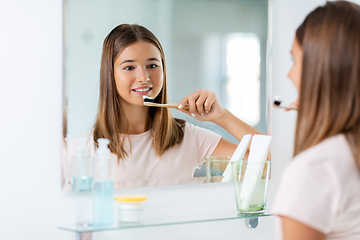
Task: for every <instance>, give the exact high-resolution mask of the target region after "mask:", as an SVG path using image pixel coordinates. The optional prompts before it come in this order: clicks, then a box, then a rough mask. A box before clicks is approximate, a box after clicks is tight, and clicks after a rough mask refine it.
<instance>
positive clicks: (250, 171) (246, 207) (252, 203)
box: [231, 160, 270, 214]
mask: <svg viewBox="0 0 360 240" xmlns="http://www.w3.org/2000/svg"><path fill="white" fill-rule="evenodd" d="M231 168H232V173H233V181H234V186H235V196H236V205H237V210H238V212H239V213H242V214H260V213H264V212H265V205H266V195H267V186H268V181H269V178H270V161H260V162H248V161H245V160H240V161H234V162H231Z"/></svg>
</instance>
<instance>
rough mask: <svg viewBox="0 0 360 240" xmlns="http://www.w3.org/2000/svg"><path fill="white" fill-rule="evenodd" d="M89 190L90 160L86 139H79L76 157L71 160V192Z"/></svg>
mask: <svg viewBox="0 0 360 240" xmlns="http://www.w3.org/2000/svg"><path fill="white" fill-rule="evenodd" d="M89 190H91V159H90V157H89V150H88V148H87V147H86V139H85V138H80V139H79V145H78V147H77V149H76V155H75V156H74V157H73V158H72V159H71V191H73V192H84V191H89Z"/></svg>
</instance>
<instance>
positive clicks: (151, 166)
mask: <svg viewBox="0 0 360 240" xmlns="http://www.w3.org/2000/svg"><path fill="white" fill-rule="evenodd" d="M79 138H86V139H87V146H88V149H89V154H90V157H91V158H95V157H96V148H95V145H94V141H93V131H92V130H91V131H88V132H85V133H84V134H82V135H80V136H78V137H76V138H74V139H73V140H71V141H70V143H69V145H68V153H69V154H68V156H69V157H68V161H69V163H70V161H71V158H72V157H73V156H74V155H75V154H76V148H77V146H78V139H79ZM129 138H130V141H131V149H132V151H131V152H130V144H129V141H128V140H127V139H125V142H124V149H125V151H126V152H127V153H128V155H129V157H126V158H124V159H121V160H120V163H119V164H118V160H117V156H116V155H115V154H111V159H112V161H113V166H114V186H115V188H121V187H134V186H136V185H138V186H144V185H145V186H149V185H161V182H164V183H165V182H166V183H169V181H181V179H189V178H192V177H193V175H194V171H195V169H196V168H199V167H200V166H201V164H202V163H203V162H204V161H205V157H209V156H211V154H212V153H213V151H214V150H215V148H216V147H217V145H218V143H219V141H220V139H221V136H220V135H219V134H217V133H214V132H212V131H210V130H208V129H204V128H200V127H197V126H194V125H192V124H190V123H186V124H185V127H184V138H183V140H182V142H181V143H179V144H177V145H175V146H173V147H171V148H169V149H167V150H166V151H165V152H164V153H163V155H162V156H161V157H159V156H157V155H156V154H155V151H154V148H153V145H152V140H153V138H152V136H151V133H150V131H147V132H144V133H141V134H136V135H129ZM173 183H174V184H175V183H176V182H173Z"/></svg>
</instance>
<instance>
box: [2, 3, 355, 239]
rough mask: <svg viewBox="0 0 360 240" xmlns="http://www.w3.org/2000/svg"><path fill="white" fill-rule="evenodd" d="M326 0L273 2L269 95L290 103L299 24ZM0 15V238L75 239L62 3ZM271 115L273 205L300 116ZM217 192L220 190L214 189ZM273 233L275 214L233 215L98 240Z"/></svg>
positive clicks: (179, 194)
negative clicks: (67, 182) (64, 160)
mask: <svg viewBox="0 0 360 240" xmlns="http://www.w3.org/2000/svg"><path fill="white" fill-rule="evenodd" d="M324 2H325V1H322V0H304V1H287V0H273V9H274V10H273V16H274V18H273V28H274V29H273V30H274V31H273V39H272V45H273V50H272V53H271V54H272V56H273V63H272V64H273V69H272V73H271V76H272V79H273V81H272V93H273V94H278V95H280V96H281V97H282V98H283V100H284V102H285V103H290V102H291V101H293V100H294V99H295V96H296V95H295V93H296V92H295V89H294V87H293V86H292V85H291V82H290V80H288V78H287V77H286V75H287V72H288V70H289V69H290V67H291V60H290V59H291V57H290V47H291V42H292V38H293V36H294V32H295V29H296V27H297V26H298V25H299V24H300V22H301V21H302V20H303V18H304V16H305V15H306V14H307V13H308V12H309V11H310V10H311V9H313V8H314V7H315V6H317V5H318V4H322V3H324ZM356 2H357V3H358V4H359V3H360V1H359V0H357V1H356ZM0 16H1V21H0V29H1V38H0V53H1V54H0V79H1V80H0V102H1V115H0V116H1V117H0V127H1V130H0V133H1V138H0V159H1V167H0V189H1V198H0V199H1V200H0V239H11V240H12V239H54V240H57V239H59V240H60V239H69V240H70V239H75V237H76V235H74V234H71V233H69V232H65V231H62V230H58V229H57V226H58V224H59V223H60V222H63V221H67V219H68V216H69V214H71V213H72V212H73V211H74V197H73V196H68V195H64V194H63V193H61V191H60V171H59V169H60V158H61V143H62V139H61V136H62V135H61V130H62V127H61V124H62V116H61V112H62V111H61V110H62V70H63V69H62V59H61V57H62V41H61V39H62V1H61V0H32V1H28V0H3V1H0ZM271 115H272V117H271V121H272V124H271V131H272V135H273V136H274V141H273V145H272V153H273V158H272V163H273V168H272V171H273V172H272V177H273V178H272V180H271V192H270V196H269V205H271V200H272V197H273V193H274V189H275V187H276V184H277V182H278V179H279V175H280V174H281V171H282V169H283V167H284V166H285V164H286V163H287V161H288V160H289V159H290V157H291V155H292V139H293V132H294V126H295V117H296V116H295V114H294V113H285V112H282V111H280V110H277V109H274V110H272V111H271ZM214 190H216V192H221V194H214ZM146 191H147V193H148V194H149V195H150V196H152V200H151V201H152V203H153V204H154V205H156V204H157V203H159V202H161V201H165V200H164V199H166V197H167V196H168V194H171V196H172V198H176V199H177V201H178V202H179V204H180V205H181V203H182V202H184V203H186V204H189V201H190V200H191V199H194V203H196V204H203V205H204V204H211V203H213V205H211V207H209V211H212V210H217V209H229V208H230V206H228V205H229V204H230V205H231V204H233V203H234V202H233V200H231V194H232V188H231V187H229V185H226V184H225V185H222V186H218V185H213V186H204V187H201V186H197V185H189V186H179V187H178V188H171V190H170V189H166V188H153V189H147V190H146ZM221 195H222V196H221ZM209 196H211V197H209ZM226 196H228V197H226ZM222 200H224V204H223V205H222V204H221V203H222V202H221V201H222ZM215 203H216V204H215ZM183 206H186V205H183ZM273 234H274V233H273V228H272V218H264V219H261V221H260V226H259V229H255V230H251V229H246V228H245V227H244V225H243V222H241V221H238V220H229V221H219V222H206V223H200V224H184V225H177V226H168V227H154V228H145V229H140V230H138V229H136V230H120V231H113V232H112V233H109V232H108V233H103V234H95V235H94V238H93V239H105V237H109V238H110V237H114V235H120V236H121V237H122V238H123V239H145V238H147V239H153V238H154V239H155V238H156V239H196V238H207V239H215V238H220V237H222V236H223V237H227V238H235V237H236V238H244V239H275V238H274V235H273ZM110 235H112V236H110Z"/></svg>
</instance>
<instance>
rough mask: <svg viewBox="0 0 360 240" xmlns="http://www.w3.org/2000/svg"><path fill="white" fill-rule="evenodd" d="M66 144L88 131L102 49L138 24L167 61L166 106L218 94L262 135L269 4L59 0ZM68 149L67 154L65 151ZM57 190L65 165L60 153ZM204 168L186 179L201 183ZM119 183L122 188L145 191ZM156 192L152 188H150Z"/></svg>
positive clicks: (262, 0) (251, 0) (263, 0)
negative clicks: (110, 37) (203, 93)
mask: <svg viewBox="0 0 360 240" xmlns="http://www.w3.org/2000/svg"><path fill="white" fill-rule="evenodd" d="M64 3H65V5H64V20H65V23H64V36H65V39H64V49H65V53H64V72H65V74H64V76H65V80H64V86H65V92H64V118H65V120H64V139H65V146H66V142H69V141H70V140H71V139H73V138H74V137H76V136H78V135H80V134H81V133H83V132H85V131H88V130H90V129H91V128H92V127H93V124H94V121H95V116H96V112H97V107H98V96H99V74H100V60H101V51H102V44H103V41H104V39H105V37H106V35H107V34H108V33H109V32H110V31H111V30H112V29H113V28H114V27H115V26H117V25H119V24H122V23H136V24H139V25H143V26H145V27H146V28H148V29H149V30H150V31H152V32H153V33H154V34H155V36H157V38H158V39H159V40H160V42H161V44H162V46H163V49H164V52H165V57H166V64H167V79H168V90H169V93H168V96H169V101H170V102H172V103H178V102H179V101H180V100H181V99H182V98H183V97H184V96H187V95H188V94H189V93H191V92H194V91H196V90H197V89H199V88H201V89H207V90H210V91H213V92H215V93H216V94H217V96H218V98H219V99H220V101H221V103H222V104H223V105H224V106H225V107H226V108H227V109H228V110H230V111H231V112H232V113H233V114H234V115H236V116H237V117H239V118H240V119H242V120H243V121H245V122H247V123H248V124H250V125H252V126H254V127H255V128H257V129H258V130H260V131H261V132H263V133H266V132H267V103H266V99H267V97H266V92H267V91H266V85H267V84H266V47H267V38H268V7H269V6H268V0H131V1H129V0H91V1H89V0H65V1H64ZM172 114H173V115H174V117H176V118H181V119H184V120H185V121H187V122H190V123H192V124H194V125H197V126H201V127H204V128H207V129H210V130H212V131H214V132H216V133H219V134H220V135H221V136H222V137H224V138H226V139H227V140H229V141H232V142H234V143H238V142H239V141H238V140H237V139H235V138H234V137H233V136H231V135H230V134H229V133H227V132H226V131H225V130H224V129H222V128H221V127H219V126H217V125H215V124H213V123H209V122H200V121H197V120H196V119H194V118H191V117H189V116H188V115H186V114H184V113H182V112H180V111H178V110H176V109H175V110H172ZM64 149H66V148H64ZM64 152H65V154H64V160H63V164H62V166H63V169H62V171H63V172H62V176H63V184H66V183H67V182H69V179H68V177H67V176H69V172H68V171H69V163H70V161H71V159H69V158H68V157H67V156H66V150H64ZM204 176H205V167H202V168H200V169H197V170H196V171H195V173H194V177H193V178H192V179H187V180H185V181H181V180H178V179H176V180H175V179H174V180H173V181H171V180H169V181H167V182H166V183H164V182H162V183H161V184H178V183H187V182H188V183H198V182H199V183H200V182H205V181H203V178H204ZM150 185H151V184H149V183H145V182H144V183H141V184H138V185H133V184H125V185H124V187H133V186H150ZM155 185H156V184H155Z"/></svg>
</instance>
